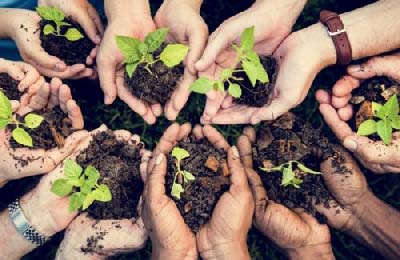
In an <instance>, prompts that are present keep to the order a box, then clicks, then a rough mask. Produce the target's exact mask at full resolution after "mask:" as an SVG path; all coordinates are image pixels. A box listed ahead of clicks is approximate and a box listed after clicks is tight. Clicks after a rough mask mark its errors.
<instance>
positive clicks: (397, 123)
mask: <svg viewBox="0 0 400 260" xmlns="http://www.w3.org/2000/svg"><path fill="white" fill-rule="evenodd" d="M0 122H1V121H0ZM392 127H393V128H394V129H396V130H400V116H397V118H396V119H394V120H392ZM0 128H1V127H0Z"/></svg>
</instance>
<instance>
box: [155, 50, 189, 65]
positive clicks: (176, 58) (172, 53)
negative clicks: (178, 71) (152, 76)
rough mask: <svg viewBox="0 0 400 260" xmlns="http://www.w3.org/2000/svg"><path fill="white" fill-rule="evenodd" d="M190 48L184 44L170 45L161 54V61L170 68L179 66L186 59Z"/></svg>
mask: <svg viewBox="0 0 400 260" xmlns="http://www.w3.org/2000/svg"><path fill="white" fill-rule="evenodd" d="M188 51H189V47H188V46H186V45H183V44H168V45H167V47H165V49H164V50H163V51H162V52H161V54H160V60H161V61H162V62H163V63H164V64H165V65H166V66H167V67H168V68H173V67H175V66H176V65H179V64H180V63H181V62H182V61H183V60H184V59H185V57H186V55H187V53H188Z"/></svg>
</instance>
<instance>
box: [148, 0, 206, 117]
mask: <svg viewBox="0 0 400 260" xmlns="http://www.w3.org/2000/svg"><path fill="white" fill-rule="evenodd" d="M154 20H155V23H156V26H157V28H169V31H168V35H167V41H169V42H177V43H181V44H185V45H189V53H188V55H187V58H186V60H185V72H184V76H183V78H182V80H181V81H180V82H179V85H178V87H177V89H176V90H175V91H174V93H173V94H172V97H171V99H170V100H169V101H168V102H167V104H166V105H165V116H166V117H167V118H168V119H169V120H175V119H176V117H177V116H178V114H179V112H180V111H181V110H182V108H183V107H184V106H185V104H186V102H187V100H188V98H189V95H190V90H189V89H190V86H191V84H192V83H193V82H194V81H195V80H196V78H197V71H196V68H195V66H194V64H195V63H196V62H197V61H198V60H199V59H200V57H201V55H202V54H203V50H204V48H205V45H206V42H207V39H208V27H207V24H206V23H205V22H204V20H203V18H202V17H201V16H200V5H199V4H197V3H195V1H193V2H191V1H182V0H167V1H164V3H163V4H162V5H161V7H160V9H159V10H158V11H157V14H156V16H155V18H154Z"/></svg>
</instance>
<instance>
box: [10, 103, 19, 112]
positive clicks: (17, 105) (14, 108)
mask: <svg viewBox="0 0 400 260" xmlns="http://www.w3.org/2000/svg"><path fill="white" fill-rule="evenodd" d="M10 102H11V109H12V111H13V113H15V112H16V111H18V109H19V108H20V104H19V101H17V100H11V101H10Z"/></svg>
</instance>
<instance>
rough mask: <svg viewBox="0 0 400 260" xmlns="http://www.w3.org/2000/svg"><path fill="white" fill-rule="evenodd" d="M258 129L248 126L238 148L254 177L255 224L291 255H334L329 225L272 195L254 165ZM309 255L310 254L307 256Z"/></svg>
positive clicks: (252, 182)
mask: <svg viewBox="0 0 400 260" xmlns="http://www.w3.org/2000/svg"><path fill="white" fill-rule="evenodd" d="M254 137H255V133H254V130H253V129H247V130H246V135H242V136H241V137H240V138H239V140H238V148H239V152H240V156H241V159H242V162H243V164H244V166H245V171H246V173H247V176H248V178H249V181H250V187H251V189H252V192H253V198H254V203H255V218H254V225H255V226H256V228H257V229H258V230H260V231H261V232H262V233H263V234H264V235H265V236H267V237H268V238H269V239H270V240H271V241H272V242H274V243H275V244H276V245H277V246H278V247H279V248H280V249H281V250H282V251H283V252H284V253H285V254H287V255H288V256H289V257H290V258H297V259H312V258H310V257H311V256H314V257H315V255H325V256H328V257H329V258H331V259H333V253H332V248H331V242H330V240H331V238H330V233H329V228H328V226H327V225H321V224H319V223H318V221H317V220H316V219H315V218H313V217H312V216H311V215H309V214H307V213H305V212H304V211H303V210H301V209H298V210H290V209H288V208H286V207H285V206H283V205H281V204H278V203H275V202H274V201H272V200H269V199H268V196H267V192H266V190H265V189H264V186H263V184H262V182H261V178H260V176H259V175H258V174H257V173H256V172H255V171H254V169H253V158H252V156H253V155H252V144H251V141H254ZM306 256H307V257H306Z"/></svg>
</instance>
